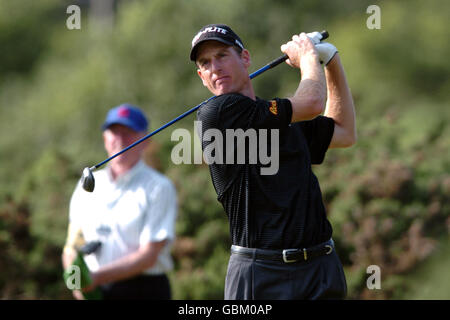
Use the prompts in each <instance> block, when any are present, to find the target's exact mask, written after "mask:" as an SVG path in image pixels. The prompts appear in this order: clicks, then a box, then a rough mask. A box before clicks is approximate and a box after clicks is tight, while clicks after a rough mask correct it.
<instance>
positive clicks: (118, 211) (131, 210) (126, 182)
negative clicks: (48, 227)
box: [62, 104, 177, 299]
mask: <svg viewBox="0 0 450 320" xmlns="http://www.w3.org/2000/svg"><path fill="white" fill-rule="evenodd" d="M102 129H103V141H104V145H105V149H106V151H107V153H108V155H109V156H111V155H113V154H115V153H117V152H118V151H120V150H122V149H123V148H125V147H127V146H128V145H130V144H131V143H133V142H135V141H136V140H138V139H140V138H142V137H143V136H144V135H145V134H146V132H147V129H148V121H147V119H146V117H145V115H144V113H143V112H142V111H141V110H140V109H139V108H137V107H135V106H132V105H129V104H123V105H120V106H118V107H115V108H113V109H111V110H110V111H109V112H108V114H107V116H106V120H105V122H104V124H103V127H102ZM145 146H146V142H144V143H141V144H139V145H138V146H136V147H135V148H132V149H130V150H129V151H128V152H125V153H123V154H122V155H120V156H118V157H117V158H115V159H114V160H112V161H111V162H110V165H109V166H108V167H107V168H105V169H103V170H100V171H98V172H96V173H95V181H96V188H95V191H94V192H93V193H88V192H85V191H84V190H83V189H82V187H81V186H80V184H79V183H78V185H77V187H76V189H75V191H74V193H73V195H72V199H71V202H70V215H69V231H68V237H67V238H68V242H67V244H66V246H65V248H64V253H63V257H62V258H63V265H64V268H67V267H68V266H70V264H71V262H72V261H73V259H74V257H75V255H74V249H73V247H71V243H70V239H71V238H73V235H74V234H75V233H77V232H79V231H80V230H81V232H82V234H83V236H84V238H85V240H86V241H88V242H89V241H100V242H101V246H100V248H99V249H98V250H97V251H96V252H95V253H93V254H90V255H88V256H86V259H85V260H86V264H87V265H88V267H89V269H90V271H91V277H92V280H93V284H92V285H91V286H90V287H88V288H86V289H83V290H84V291H90V290H93V289H94V288H96V287H98V286H99V287H100V288H101V291H102V292H103V296H104V298H105V299H170V298H171V291H170V283H169V280H168V278H167V276H166V274H165V273H166V272H167V271H169V270H170V269H171V268H172V265H173V262H172V259H171V256H170V244H171V242H172V241H173V240H174V238H175V219H176V213H177V205H176V191H175V188H174V186H173V185H172V183H171V182H170V180H169V179H168V178H167V177H165V176H164V175H162V174H161V173H158V172H157V171H155V170H154V169H152V168H150V167H149V166H147V165H146V164H145V163H144V161H143V160H142V154H143V152H144V149H145ZM74 296H75V297H76V298H77V299H81V298H83V297H82V293H81V292H80V291H74Z"/></svg>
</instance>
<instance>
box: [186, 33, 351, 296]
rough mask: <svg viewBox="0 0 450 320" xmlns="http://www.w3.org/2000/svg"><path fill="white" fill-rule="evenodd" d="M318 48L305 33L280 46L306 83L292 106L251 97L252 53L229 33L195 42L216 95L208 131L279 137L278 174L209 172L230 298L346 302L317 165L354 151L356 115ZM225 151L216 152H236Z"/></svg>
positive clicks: (194, 55) (203, 115) (331, 61)
mask: <svg viewBox="0 0 450 320" xmlns="http://www.w3.org/2000/svg"><path fill="white" fill-rule="evenodd" d="M320 39H321V37H320V34H319V33H318V32H314V33H310V34H308V35H306V34H305V33H301V34H299V35H294V36H293V37H292V41H289V42H288V43H286V44H284V45H282V46H281V51H282V52H283V53H286V54H287V55H288V57H289V59H288V60H287V63H288V64H289V65H290V66H291V67H293V68H296V69H299V79H301V80H300V81H299V84H298V88H297V90H296V91H295V94H294V95H293V96H292V97H288V98H284V99H280V98H275V99H272V100H269V101H267V100H263V99H260V98H258V97H257V96H256V95H255V92H254V89H253V87H252V83H251V81H250V79H249V75H248V69H249V67H250V65H251V56H250V53H249V51H248V50H247V49H246V48H245V47H244V43H243V41H242V40H241V39H240V37H239V36H238V35H237V34H236V33H234V32H233V30H232V29H231V28H230V27H228V26H226V25H219V24H214V25H207V26H204V27H203V28H201V30H200V31H199V32H198V33H197V34H196V35H195V37H194V38H193V40H192V49H191V53H190V59H191V60H192V61H194V62H195V64H196V67H197V73H198V75H199V77H200V79H201V80H202V82H203V85H204V86H205V87H207V88H208V89H209V91H211V92H212V93H213V94H214V95H215V96H217V97H216V98H214V99H212V100H210V101H209V102H208V103H207V104H205V105H204V106H202V107H201V108H200V109H199V111H198V113H197V116H198V120H200V121H201V122H202V126H201V128H202V131H203V132H205V131H206V130H209V129H215V130H219V131H220V132H222V134H223V137H226V132H227V130H229V129H232V130H239V129H241V130H242V131H243V132H246V130H249V129H258V130H256V132H258V134H259V132H261V131H260V130H259V129H263V128H265V129H269V130H278V134H279V141H278V143H279V150H277V151H278V156H279V169H278V171H277V172H276V174H272V175H263V174H262V173H261V170H260V169H261V167H263V166H264V164H263V163H262V162H261V161H258V162H257V163H256V164H254V163H249V161H246V162H245V163H236V162H235V163H232V164H230V163H228V162H227V163H212V164H210V165H209V168H210V173H211V177H212V181H213V184H214V187H215V190H216V192H217V196H218V200H219V201H220V202H221V203H222V205H223V207H224V209H225V212H226V214H227V216H228V219H229V223H230V233H231V240H232V247H231V256H230V260H229V264H228V270H227V275H226V280H225V299H341V298H344V297H345V296H346V291H347V286H346V280H345V275H344V272H343V268H342V264H341V262H340V260H339V258H338V256H337V254H336V251H335V248H334V243H333V240H332V238H331V236H332V227H331V225H330V223H329V221H328V219H327V216H326V211H325V207H324V204H323V200H322V194H321V190H320V187H319V183H318V180H317V178H316V176H315V175H314V173H313V172H312V170H311V165H312V164H320V163H322V162H323V160H324V157H325V153H326V151H327V150H328V149H329V148H345V147H350V146H352V145H353V144H354V143H355V141H356V129H355V111H354V106H353V100H352V96H351V93H350V90H349V87H348V85H347V81H346V77H345V73H344V69H343V67H342V64H341V61H340V57H339V54H338V53H337V50H336V48H335V47H334V46H333V45H332V44H329V43H320ZM322 113H324V115H323V116H322V115H321V114H322ZM268 136H271V135H270V134H268ZM211 140H212V141H209V140H208V139H203V141H202V148H203V150H205V148H208V149H209V150H211V148H213V149H214V148H218V145H219V144H217V143H216V141H214V140H213V139H211ZM271 143H274V141H271ZM223 145H225V143H223ZM226 145H227V148H226V150H225V148H224V150H219V151H220V152H223V153H224V154H226V153H227V152H230V150H229V149H228V146H229V143H228V142H227V143H226ZM246 150H248V149H246ZM268 150H270V148H268ZM235 151H236V150H235ZM245 158H246V159H249V155H248V154H247V155H246V157H245Z"/></svg>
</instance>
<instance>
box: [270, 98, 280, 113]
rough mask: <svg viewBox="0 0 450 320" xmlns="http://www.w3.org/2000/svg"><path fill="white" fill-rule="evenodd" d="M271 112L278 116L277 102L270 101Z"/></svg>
mask: <svg viewBox="0 0 450 320" xmlns="http://www.w3.org/2000/svg"><path fill="white" fill-rule="evenodd" d="M269 111H270V112H272V113H273V114H274V115H278V106H277V102H276V101H275V100H271V101H270V107H269Z"/></svg>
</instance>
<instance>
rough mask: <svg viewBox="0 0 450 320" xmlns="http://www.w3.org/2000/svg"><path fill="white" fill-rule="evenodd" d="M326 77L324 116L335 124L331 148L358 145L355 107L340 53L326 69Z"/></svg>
mask: <svg viewBox="0 0 450 320" xmlns="http://www.w3.org/2000/svg"><path fill="white" fill-rule="evenodd" d="M325 77H326V83H327V103H326V108H325V113H324V115H325V116H327V117H330V118H332V119H333V120H334V122H335V128H334V133H333V137H332V139H331V142H330V145H329V148H347V147H350V146H352V145H354V144H355V143H356V121H355V107H354V104H353V98H352V94H351V92H350V88H349V86H348V84H347V79H346V77H345V72H344V68H343V66H342V63H341V59H340V57H339V54H338V53H336V54H335V55H334V57H333V58H332V59H331V60H330V61H329V63H328V64H327V66H326V67H325Z"/></svg>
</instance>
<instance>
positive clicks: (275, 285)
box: [225, 250, 347, 300]
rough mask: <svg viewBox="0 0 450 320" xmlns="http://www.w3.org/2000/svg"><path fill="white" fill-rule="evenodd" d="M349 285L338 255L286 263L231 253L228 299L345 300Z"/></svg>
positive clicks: (228, 274)
mask: <svg viewBox="0 0 450 320" xmlns="http://www.w3.org/2000/svg"><path fill="white" fill-rule="evenodd" d="M346 295H347V283H346V279H345V275H344V270H343V268H342V264H341V262H340V260H339V257H338V256H337V254H336V252H335V251H334V250H333V252H332V253H331V254H329V255H323V256H320V257H316V258H314V259H311V260H308V261H305V262H294V263H284V262H278V261H270V260H261V259H255V258H250V257H246V256H242V255H239V254H231V257H230V261H229V263H228V270H227V276H226V279H225V300H264V299H269V300H300V299H301V300H307V299H308V300H309V299H310V300H317V299H344V298H345V296H346Z"/></svg>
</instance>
